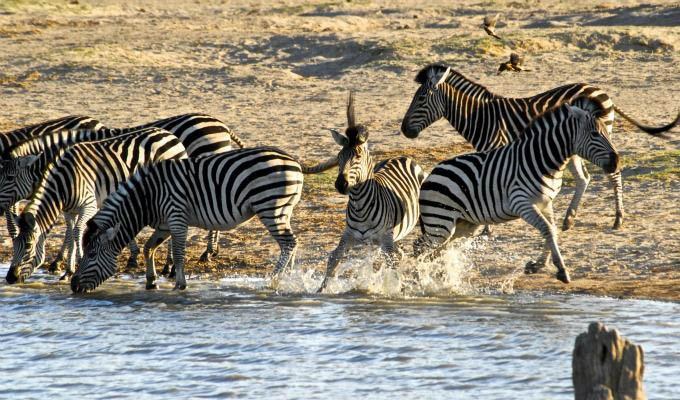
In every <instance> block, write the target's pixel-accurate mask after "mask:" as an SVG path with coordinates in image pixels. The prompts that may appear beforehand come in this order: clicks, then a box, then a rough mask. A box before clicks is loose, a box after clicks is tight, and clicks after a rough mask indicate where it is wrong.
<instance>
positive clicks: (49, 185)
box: [24, 128, 186, 232]
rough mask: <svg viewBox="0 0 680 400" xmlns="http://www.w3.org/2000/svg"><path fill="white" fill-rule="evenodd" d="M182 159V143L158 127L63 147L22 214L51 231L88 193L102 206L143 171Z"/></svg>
mask: <svg viewBox="0 0 680 400" xmlns="http://www.w3.org/2000/svg"><path fill="white" fill-rule="evenodd" d="M181 158H186V150H185V148H184V146H183V145H182V143H181V142H180V141H179V140H178V138H177V137H176V136H174V135H172V134H170V133H169V132H167V131H165V130H163V129H159V128H144V129H140V130H137V131H133V132H130V133H127V134H123V135H119V136H117V137H114V138H110V139H106V140H101V141H96V142H83V143H78V144H75V145H73V146H70V147H66V148H59V149H58V150H57V151H56V152H55V153H54V154H53V156H52V159H50V161H49V162H48V163H47V165H46V166H45V168H44V169H43V171H42V176H41V178H40V181H39V182H38V184H37V186H36V188H35V191H34V192H33V194H32V195H31V197H30V199H29V203H28V204H27V205H26V207H25V209H24V214H26V213H31V214H33V215H34V216H35V220H36V221H37V224H38V225H39V226H40V228H41V231H42V232H47V231H48V230H49V228H50V227H51V226H52V224H53V223H54V221H55V220H56V218H57V217H58V215H59V214H60V213H61V212H62V211H63V210H64V209H65V208H64V207H69V206H70V205H75V204H78V203H79V202H78V201H75V200H74V199H75V198H82V196H86V195H87V193H90V195H93V196H94V197H95V198H96V201H97V203H99V204H101V202H103V201H104V199H105V198H106V196H108V194H109V193H111V192H112V191H113V190H115V189H116V187H117V185H118V184H119V183H120V182H122V181H124V180H125V179H127V178H128V177H129V176H130V175H132V174H133V173H134V172H135V171H136V170H137V169H138V168H139V167H142V166H147V165H151V164H153V163H156V162H159V161H162V160H165V159H181ZM64 183H67V184H66V185H64Z"/></svg>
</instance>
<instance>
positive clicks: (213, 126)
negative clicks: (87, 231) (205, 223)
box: [0, 113, 243, 275]
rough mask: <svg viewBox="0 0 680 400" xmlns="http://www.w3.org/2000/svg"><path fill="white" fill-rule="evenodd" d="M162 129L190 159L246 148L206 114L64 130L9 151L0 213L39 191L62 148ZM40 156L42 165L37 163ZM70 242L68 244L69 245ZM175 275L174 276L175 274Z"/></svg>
mask: <svg viewBox="0 0 680 400" xmlns="http://www.w3.org/2000/svg"><path fill="white" fill-rule="evenodd" d="M153 127H155V128H161V129H166V130H168V131H169V132H171V133H173V134H174V135H175V136H177V138H178V139H180V141H181V142H182V144H183V145H185V147H186V148H187V155H188V156H189V157H201V156H204V155H208V154H219V153H224V152H226V151H229V150H231V149H232V144H233V143H236V144H237V145H238V146H239V147H243V142H242V141H241V139H240V138H239V137H238V136H236V135H235V134H234V133H233V132H232V131H231V130H230V129H229V128H228V127H227V126H226V125H225V124H224V123H223V122H222V121H220V120H218V119H216V118H213V117H211V116H208V115H205V114H198V113H191V114H182V115H177V116H173V117H169V118H165V119H161V120H158V121H154V122H150V123H148V124H144V125H141V126H138V127H134V128H112V129H109V128H100V129H97V130H62V131H56V132H53V133H51V134H46V135H43V136H40V137H34V138H31V139H27V140H24V141H22V142H20V143H17V144H15V145H14V146H12V147H10V148H8V149H7V150H6V152H5V157H4V158H9V159H8V160H3V161H1V162H0V165H1V166H2V169H0V211H3V210H5V209H7V208H8V207H13V205H14V204H15V203H16V202H17V201H19V200H21V199H25V198H27V197H28V196H29V195H30V194H31V193H33V190H34V188H35V185H36V184H37V182H38V180H39V178H40V177H41V176H42V173H43V169H44V167H45V165H46V164H47V162H48V161H49V160H50V159H51V155H52V154H53V153H54V152H56V151H58V150H59V149H60V148H62V147H65V146H68V145H72V144H75V143H80V142H86V141H94V140H103V139H107V138H113V137H116V136H118V135H122V134H125V133H128V132H133V131H138V130H140V129H144V128H153ZM38 156H40V160H42V161H41V162H34V161H35V160H36V159H37V158H38ZM70 234H71V232H70V229H69V221H67V229H66V237H67V238H69V237H70ZM216 241H217V232H210V233H209V234H208V248H207V249H206V251H205V252H204V253H203V255H202V256H201V260H202V261H206V260H208V259H209V258H210V257H211V256H214V255H216V254H217V249H218V247H217V245H216ZM67 243H68V242H67V240H65V241H64V244H65V245H66V244H67ZM64 248H65V247H63V246H62V250H61V251H60V252H59V255H58V256H57V258H56V259H55V260H54V261H53V262H52V263H51V265H50V267H49V270H50V271H51V272H54V271H56V270H58V269H59V266H60V265H61V264H62V263H63V262H64ZM170 265H172V257H171V255H170V252H168V258H167V261H166V265H165V267H164V269H163V272H162V274H164V275H166V274H168V273H170ZM171 275H172V273H171Z"/></svg>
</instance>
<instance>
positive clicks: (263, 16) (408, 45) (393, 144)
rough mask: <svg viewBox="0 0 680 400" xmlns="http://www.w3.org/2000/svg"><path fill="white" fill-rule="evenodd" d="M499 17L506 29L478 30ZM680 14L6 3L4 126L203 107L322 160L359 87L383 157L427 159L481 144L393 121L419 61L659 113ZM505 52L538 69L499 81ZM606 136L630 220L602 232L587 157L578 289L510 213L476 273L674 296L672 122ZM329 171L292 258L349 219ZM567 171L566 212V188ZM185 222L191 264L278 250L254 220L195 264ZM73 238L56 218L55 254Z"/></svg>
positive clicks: (678, 167) (395, 5)
mask: <svg viewBox="0 0 680 400" xmlns="http://www.w3.org/2000/svg"><path fill="white" fill-rule="evenodd" d="M495 13H500V15H501V17H500V22H499V24H498V27H497V33H498V34H499V35H500V36H501V37H503V38H504V40H503V41H498V40H496V39H493V38H492V37H490V36H488V35H486V34H485V32H484V31H483V29H482V28H481V24H482V20H483V18H484V16H485V15H491V14H495ZM679 27H680V2H670V1H654V0H651V1H649V0H646V1H644V3H643V2H639V1H636V0H632V1H625V0H624V1H616V2H614V1H612V2H607V1H597V0H596V1H581V0H575V1H570V2H562V1H557V0H549V1H540V2H539V1H531V0H527V1H505V0H498V1H493V0H492V1H456V2H451V1H440V0H434V1H428V2H422V1H415V0H404V1H387V0H352V1H350V0H341V1H327V0H325V1H304V2H303V1H257V0H233V1H228V0H222V1H219V0H194V1H184V0H163V1H160V0H145V1H141V0H139V1H134V0H133V1H128V0H126V1H122V0H72V1H71V0H49V1H47V0H4V1H2V2H0V60H2V61H1V65H2V69H1V70H0V93H2V96H0V109H2V110H3V113H2V114H0V130H2V131H7V130H10V129H14V128H17V127H21V126H24V125H27V124H31V123H36V122H39V121H43V120H46V119H50V118H56V117H60V116H63V115H67V114H86V115H90V116H93V117H96V118H99V119H100V120H101V121H102V122H103V123H104V124H106V125H108V126H121V127H122V126H132V125H137V124H141V123H145V122H148V121H152V120H157V119H160V118H164V117H167V116H170V115H176V114H180V113H185V112H194V111H198V112H204V113H208V114H211V115H213V116H215V117H217V118H220V119H222V120H223V121H225V123H227V125H229V126H230V127H231V128H232V129H233V130H234V131H235V132H236V133H237V134H238V135H239V136H241V137H242V138H243V139H244V141H246V143H247V144H248V145H252V146H255V145H274V146H279V147H281V148H283V149H285V150H286V151H289V152H290V153H292V154H295V155H297V156H299V157H300V158H301V159H302V160H305V161H306V162H307V163H310V164H311V163H313V162H315V161H320V160H323V159H326V158H327V157H328V156H330V155H332V154H334V152H335V151H337V146H336V145H335V144H334V142H333V141H332V138H331V136H330V134H329V133H328V131H325V130H324V129H323V128H325V127H337V128H343V127H344V125H345V114H344V107H345V102H346V96H347V91H348V90H349V89H353V90H355V91H356V101H357V114H358V118H359V120H360V121H361V122H364V123H366V124H367V125H368V126H369V129H370V132H371V137H370V142H371V150H372V152H373V153H374V155H375V156H376V158H383V157H386V156H392V155H398V154H406V155H409V156H411V157H413V158H414V159H415V160H417V161H418V162H419V163H420V164H421V165H422V166H423V167H424V168H425V169H426V170H430V169H431V168H432V166H433V165H434V164H436V163H437V162H438V161H441V160H444V159H447V158H450V157H451V156H453V155H455V154H458V153H460V152H465V151H470V150H471V148H470V147H469V146H468V145H467V144H466V143H465V141H464V140H463V139H462V138H461V137H460V135H458V134H457V133H456V132H455V131H454V130H453V129H452V128H451V127H450V126H449V125H448V123H446V121H440V122H438V123H436V124H434V125H433V126H431V127H430V128H428V129H427V130H426V131H424V132H423V133H422V134H421V135H420V137H419V138H418V139H415V140H410V139H407V138H406V137H404V136H402V135H401V134H400V132H399V127H400V123H401V120H402V118H403V115H404V112H405V111H406V109H407V107H408V104H409V103H410V101H411V97H412V96H413V93H414V91H415V90H416V84H415V83H414V82H413V78H414V77H415V74H416V73H417V71H418V70H419V69H420V68H422V67H423V66H425V65H427V64H428V63H431V62H436V61H439V62H445V63H448V64H449V65H451V66H452V67H453V68H454V69H456V70H457V71H459V72H461V73H463V74H464V75H466V76H467V77H469V78H470V79H473V80H475V81H477V82H479V83H482V84H483V85H486V86H487V87H488V88H489V89H490V90H491V91H493V92H495V93H497V94H501V95H505V96H527V95H531V94H535V93H538V92H540V91H543V90H547V89H549V88H552V87H555V86H558V85H562V84H565V83H568V82H575V81H581V82H587V83H590V84H594V85H597V86H599V87H601V88H603V89H604V90H606V91H607V93H609V95H610V96H611V97H612V98H613V100H614V102H615V103H616V104H617V105H618V106H619V107H620V108H622V109H623V110H625V111H626V112H627V113H629V114H631V115H632V116H635V117H636V118H638V119H640V120H641V121H643V122H646V123H649V124H661V123H667V122H669V121H671V120H672V119H673V118H674V117H675V115H676V114H677V112H678V111H680V101H679V100H680V67H679V65H680V29H679ZM512 51H516V52H519V53H521V54H523V55H524V56H525V57H526V61H525V64H526V68H527V69H529V70H530V71H525V72H521V73H507V72H506V73H503V74H497V72H496V71H497V69H498V66H499V64H500V63H501V62H504V61H506V60H507V59H508V57H509V55H510V53H511V52H512ZM614 129H615V132H614V142H615V144H616V146H617V147H618V149H619V151H620V152H621V154H622V155H623V158H624V165H625V169H624V171H623V178H624V202H625V203H624V204H625V207H626V216H625V221H624V228H623V229H622V230H617V231H613V230H612V229H611V226H612V223H613V220H614V201H613V192H612V190H611V189H609V188H608V186H607V181H606V179H604V176H603V175H602V174H601V172H600V171H598V170H597V168H595V167H593V166H591V167H590V172H591V174H592V175H593V181H592V182H591V185H590V187H589V188H588V191H587V192H586V195H585V196H584V201H583V204H582V207H581V209H580V210H579V215H578V221H577V223H576V226H575V227H574V228H573V229H572V230H569V231H567V232H561V235H560V248H561V250H562V252H563V256H564V258H565V261H566V262H567V265H568V268H569V269H570V271H571V276H572V280H573V282H572V283H571V284H569V285H564V284H562V283H560V282H558V281H556V280H555V279H554V278H553V274H552V272H550V273H541V274H538V275H535V276H524V275H523V274H521V273H518V271H521V268H522V267H523V266H524V263H525V262H526V261H528V260H529V259H532V258H535V257H536V256H537V255H538V254H539V252H540V247H541V245H542V240H541V239H540V236H539V234H538V232H537V231H535V230H534V229H533V228H531V227H530V226H528V225H527V224H526V223H524V222H522V221H515V222H511V223H506V224H503V225H497V226H495V231H494V232H495V236H494V237H493V238H491V239H489V240H485V241H484V246H483V251H478V252H471V254H469V257H470V259H471V261H472V263H473V264H474V267H475V269H476V271H477V272H478V274H477V275H476V276H475V277H474V280H475V285H476V286H479V287H490V288H499V289H500V290H503V291H508V290H513V289H514V290H517V291H523V290H530V291H550V292H571V293H589V294H595V295H607V296H622V297H643V298H655V299H670V300H678V299H680V294H679V292H678V290H677V289H678V288H679V287H680V212H678V198H679V197H680V196H679V193H680V128H678V127H676V128H675V129H674V131H673V133H672V134H671V135H670V138H669V139H658V138H652V137H649V136H647V135H645V134H644V133H641V132H639V131H637V130H635V129H634V128H633V127H632V125H630V124H628V123H625V122H623V120H622V119H621V118H619V119H617V121H616V123H615V126H614ZM334 173H335V172H334V171H331V172H329V173H326V174H323V175H319V176H308V177H307V181H306V187H305V192H304V195H303V198H302V201H301V203H300V204H299V205H298V207H297V208H296V211H295V214H294V229H295V231H296V233H297V235H298V237H299V243H300V247H299V249H298V263H299V265H300V266H301V268H312V269H318V270H319V271H321V270H323V269H324V268H325V260H326V257H327V255H328V252H329V251H331V250H332V249H333V248H334V246H335V244H336V242H337V240H338V239H339V237H340V233H341V231H342V229H343V224H344V206H345V201H346V200H345V198H343V197H342V196H341V195H339V194H337V193H335V192H334V190H333V185H332V183H333V180H334V179H335V176H334ZM565 183H566V184H565V187H564V189H563V193H562V194H560V196H558V198H557V200H556V204H555V210H556V213H557V215H559V216H562V215H563V214H564V211H565V210H566V206H567V204H568V201H569V199H570V198H571V194H572V193H573V187H572V185H571V180H570V179H566V181H565ZM560 224H561V222H560ZM0 233H1V234H2V237H3V238H4V242H3V243H4V244H3V245H2V246H1V247H0V257H1V258H2V259H3V260H7V261H9V259H10V257H11V251H12V249H11V241H9V239H7V235H6V232H5V231H4V229H3V230H2V232H0ZM192 233H193V234H192V235H191V237H190V246H189V247H190V249H189V255H188V265H189V271H191V272H192V273H193V274H199V273H200V274H208V275H210V276H230V275H263V274H265V273H266V272H268V271H270V270H271V267H272V265H273V262H274V261H275V259H276V257H277V256H278V247H277V246H276V244H275V243H274V242H273V240H272V239H271V238H270V237H269V235H268V234H267V233H266V232H265V231H264V230H263V229H262V228H261V226H259V223H258V222H250V223H248V224H246V225H244V226H242V227H240V228H238V229H236V230H234V231H232V232H229V233H227V234H223V235H222V239H221V254H220V255H219V256H218V257H217V259H216V260H215V261H214V262H210V263H205V264H201V263H198V261H197V260H198V257H199V255H200V253H201V252H202V250H203V245H202V240H203V235H204V232H203V231H200V230H194V231H192ZM144 234H145V235H148V234H149V232H147V231H145V232H144ZM416 234H417V232H414V233H413V234H412V235H410V237H409V239H408V240H412V239H413V238H414V237H416ZM62 235H63V226H59V227H57V228H56V229H55V235H54V236H53V238H54V240H51V241H50V244H49V245H50V249H51V250H52V252H51V253H49V254H53V251H54V250H55V249H56V248H57V247H58V245H59V243H60V239H61V237H62ZM405 247H407V248H408V245H406V246H405ZM122 260H123V259H122V258H121V262H122ZM140 261H141V260H140ZM121 265H122V264H121ZM133 272H136V273H143V271H142V270H141V269H140V270H139V271H133ZM509 277H512V279H510V278H509Z"/></svg>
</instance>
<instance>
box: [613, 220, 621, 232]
mask: <svg viewBox="0 0 680 400" xmlns="http://www.w3.org/2000/svg"><path fill="white" fill-rule="evenodd" d="M622 228H623V218H620V217H618V216H617V217H616V220H615V221H614V226H612V229H613V230H615V231H618V230H619V229H622Z"/></svg>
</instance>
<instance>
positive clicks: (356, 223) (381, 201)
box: [319, 92, 426, 291]
mask: <svg viewBox="0 0 680 400" xmlns="http://www.w3.org/2000/svg"><path fill="white" fill-rule="evenodd" d="M331 132H332V133H333V139H334V140H335V142H336V143H337V144H339V145H340V146H342V149H341V150H340V152H339V153H338V156H337V159H338V177H337V179H336V181H335V188H336V189H337V190H338V192H339V193H341V194H345V195H347V194H348V195H349V201H348V202H347V211H346V213H345V221H346V226H345V231H344V232H343V234H342V237H341V238H340V242H339V243H338V246H337V247H336V249H335V250H333V252H331V254H330V257H329V258H328V265H327V267H326V276H325V277H324V280H323V282H322V283H321V287H320V288H319V291H322V290H323V289H324V288H325V287H326V284H327V283H328V279H329V278H330V277H332V276H333V272H334V270H335V267H337V265H338V263H339V262H340V259H341V258H342V256H343V254H344V253H345V250H346V249H347V248H348V247H351V246H352V244H353V243H354V242H355V241H366V240H371V241H376V242H378V243H379V244H380V246H381V249H382V251H383V253H384V254H385V255H386V256H387V259H388V262H390V263H391V262H392V261H393V259H396V258H401V254H400V253H401V252H400V250H399V249H398V248H397V247H396V246H395V242H396V241H398V240H401V239H403V238H404V237H405V236H406V235H408V233H409V232H411V230H412V229H413V227H414V226H415V225H416V222H417V221H418V215H419V210H418V194H419V192H420V184H421V183H422V182H423V180H425V176H426V175H425V173H424V172H423V170H422V169H421V168H420V166H419V165H418V164H416V163H415V162H414V161H413V160H411V159H410V158H407V157H398V158H390V159H387V160H384V161H381V162H379V163H377V164H375V163H374V162H373V157H371V154H370V152H369V150H368V129H367V128H366V127H365V126H364V125H360V124H357V123H356V118H355V113H354V95H353V93H352V92H350V94H349V100H348V104H347V129H346V130H345V134H344V135H343V134H342V133H340V132H338V131H337V130H331Z"/></svg>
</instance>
